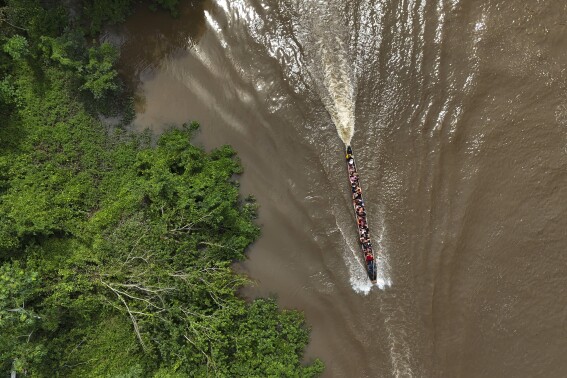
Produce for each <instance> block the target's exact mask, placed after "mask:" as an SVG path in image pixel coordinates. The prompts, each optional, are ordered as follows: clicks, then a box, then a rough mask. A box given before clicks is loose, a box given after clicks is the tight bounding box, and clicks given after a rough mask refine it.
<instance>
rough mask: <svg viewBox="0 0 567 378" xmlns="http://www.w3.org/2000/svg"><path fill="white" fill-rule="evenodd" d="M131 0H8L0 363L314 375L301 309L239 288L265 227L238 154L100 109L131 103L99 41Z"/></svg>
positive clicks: (19, 368) (49, 370)
mask: <svg viewBox="0 0 567 378" xmlns="http://www.w3.org/2000/svg"><path fill="white" fill-rule="evenodd" d="M177 2H178V1H177V0H156V1H153V2H149V3H148V5H150V6H154V7H161V8H164V9H168V10H169V11H171V12H172V13H173V14H175V12H176V9H177V8H176V7H177ZM136 4H137V3H136ZM134 5H135V3H134V2H133V1H129V0H119V1H111V0H103V1H94V0H90V1H85V2H73V1H69V2H61V3H60V2H52V1H34V0H15V1H3V2H2V4H1V5H0V45H1V49H0V67H1V72H0V74H1V76H0V116H1V123H0V143H1V146H2V147H1V149H0V214H1V221H0V335H1V339H2V341H1V342H0V374H4V375H7V374H8V372H10V371H12V372H16V374H17V376H31V377H54V376H55V377H57V376H60V377H187V376H196V377H199V376H219V377H223V376H225V377H259V376H278V377H297V376H301V377H312V376H317V375H319V374H320V373H321V372H322V370H323V364H322V362H321V361H320V360H315V361H312V362H310V363H309V364H304V363H302V358H303V351H304V349H305V347H306V345H307V343H308V341H309V331H308V328H307V326H306V324H305V321H304V317H303V315H302V314H301V313H300V312H298V311H295V310H280V309H278V307H277V304H276V302H275V300H274V299H256V300H254V301H252V302H251V303H247V302H245V301H244V300H243V299H241V298H239V297H238V296H237V294H236V292H237V290H238V289H239V288H240V287H242V286H243V285H246V284H249V280H248V279H247V278H246V277H243V276H241V275H237V274H236V273H234V272H233V271H232V269H231V264H232V263H233V262H234V261H237V260H242V259H243V258H245V250H246V248H247V247H248V246H249V245H250V244H251V243H252V242H253V241H254V240H255V239H256V238H257V237H258V236H259V228H258V226H257V225H256V224H255V223H254V219H255V217H256V211H257V206H256V204H255V202H254V199H253V198H251V197H248V198H246V199H242V198H241V197H240V196H239V188H238V182H237V181H235V180H234V178H233V177H234V175H237V174H239V173H241V171H242V167H241V165H240V163H239V161H238V159H237V158H236V156H235V151H234V150H233V149H232V148H230V147H229V146H222V147H219V148H217V149H215V150H213V151H211V152H210V153H206V152H205V151H203V150H202V149H201V148H198V147H196V146H194V145H193V144H192V143H191V137H192V135H193V134H194V133H195V132H196V131H197V129H198V127H199V126H198V124H197V123H187V124H185V125H183V127H181V128H178V129H172V130H170V131H168V132H166V133H164V134H163V135H161V136H160V137H159V140H158V142H157V144H156V145H154V144H153V143H151V139H152V137H151V135H150V134H148V133H144V134H132V133H129V132H127V131H125V130H124V128H123V127H120V126H119V127H114V128H112V129H110V128H107V127H105V126H104V125H103V124H102V122H101V121H100V118H101V116H113V117H119V118H120V119H122V124H123V125H126V124H128V123H129V122H130V121H131V120H132V119H133V116H134V111H133V105H132V100H131V98H132V96H131V94H130V93H129V91H128V89H127V88H125V86H124V85H123V84H122V83H121V81H120V78H119V76H118V74H117V72H116V69H115V62H116V60H117V58H118V52H117V51H116V49H115V48H114V47H112V46H111V45H109V44H107V43H102V44H98V43H96V42H94V41H95V40H96V36H97V35H98V33H99V32H100V31H101V29H102V27H103V25H105V24H108V23H117V22H121V21H123V20H124V19H125V18H126V16H127V15H128V13H129V12H131V9H132V7H133V6H134Z"/></svg>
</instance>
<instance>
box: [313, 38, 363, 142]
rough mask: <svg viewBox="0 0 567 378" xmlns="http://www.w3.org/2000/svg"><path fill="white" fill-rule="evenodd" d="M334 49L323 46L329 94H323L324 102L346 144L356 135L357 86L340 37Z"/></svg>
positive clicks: (326, 84)
mask: <svg viewBox="0 0 567 378" xmlns="http://www.w3.org/2000/svg"><path fill="white" fill-rule="evenodd" d="M335 42H336V44H335V45H334V47H333V48H332V49H330V48H329V47H328V46H325V45H323V46H321V62H322V67H323V83H324V85H325V89H326V92H327V94H328V97H327V96H322V98H323V103H324V104H325V107H326V108H327V111H328V112H329V114H330V115H331V119H332V120H333V123H334V124H335V127H336V128H337V132H338V134H339V136H340V138H341V139H342V141H343V142H344V144H345V145H347V146H348V145H350V141H351V139H352V136H353V135H354V106H355V105H354V104H355V92H356V90H355V86H354V80H353V79H352V77H351V76H352V73H351V72H350V70H349V67H350V65H349V64H348V62H347V59H346V51H345V50H344V48H343V44H342V42H341V40H340V38H339V37H336V38H335Z"/></svg>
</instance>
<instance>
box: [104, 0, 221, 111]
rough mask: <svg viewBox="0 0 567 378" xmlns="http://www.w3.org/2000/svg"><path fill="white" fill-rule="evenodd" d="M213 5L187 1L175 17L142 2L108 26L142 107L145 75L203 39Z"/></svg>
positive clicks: (127, 79)
mask: <svg viewBox="0 0 567 378" xmlns="http://www.w3.org/2000/svg"><path fill="white" fill-rule="evenodd" d="M209 7H210V2H209V1H201V0H193V1H189V2H184V3H183V4H181V5H180V6H179V15H178V16H177V17H175V18H174V17H172V16H171V14H170V13H169V12H167V11H164V10H157V11H154V10H151V9H150V8H149V6H148V4H140V5H138V6H137V8H136V9H135V10H134V12H133V15H132V16H131V17H129V18H128V19H127V20H126V22H125V23H124V24H122V25H120V26H117V27H113V28H110V29H109V30H107V32H106V33H105V35H104V36H103V38H104V39H106V40H108V41H110V42H111V43H113V44H115V45H116V46H119V48H120V58H119V61H118V72H119V74H120V76H121V77H122V79H123V80H124V81H125V83H126V85H127V86H128V87H129V88H130V89H131V90H132V91H133V92H134V93H135V98H136V107H137V110H138V111H140V110H143V108H144V103H145V99H144V96H143V93H142V91H141V90H140V88H139V87H140V84H141V83H142V82H143V80H144V78H149V77H151V75H153V74H154V71H155V69H156V68H158V67H159V65H160V64H161V63H162V62H163V61H164V60H165V59H168V58H176V57H181V56H183V55H184V54H187V51H188V50H190V49H191V48H193V47H194V46H195V45H196V44H197V43H198V42H199V40H200V38H201V37H202V36H203V34H204V33H205V31H206V30H207V27H206V21H205V10H206V9H207V8H209ZM148 20H151V22H148Z"/></svg>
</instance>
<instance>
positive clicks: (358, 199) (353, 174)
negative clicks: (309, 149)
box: [346, 148, 375, 275]
mask: <svg viewBox="0 0 567 378" xmlns="http://www.w3.org/2000/svg"><path fill="white" fill-rule="evenodd" d="M346 159H347V166H348V175H349V180H350V185H351V189H352V201H353V204H354V210H355V212H356V222H357V224H358V233H359V237H360V244H361V245H362V251H363V252H364V258H365V260H366V265H367V269H368V273H369V275H374V273H375V272H374V252H373V249H372V242H371V241H370V236H369V233H368V222H367V221H366V210H365V209H364V200H363V199H362V189H360V184H359V181H358V172H357V171H356V166H355V164H354V158H353V156H352V151H351V150H350V148H349V149H348V150H347V155H346Z"/></svg>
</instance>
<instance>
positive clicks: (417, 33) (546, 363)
mask: <svg viewBox="0 0 567 378" xmlns="http://www.w3.org/2000/svg"><path fill="white" fill-rule="evenodd" d="M107 38H108V39H109V40H112V41H114V42H115V43H117V44H118V45H120V46H121V50H122V56H121V72H122V74H123V75H124V77H125V78H126V80H127V81H128V82H129V83H130V84H131V85H133V86H134V87H135V88H136V93H137V110H138V114H137V117H136V120H135V123H134V125H133V127H134V128H135V129H138V130H142V129H144V128H151V129H153V130H154V131H156V132H158V133H159V132H161V131H162V130H164V129H165V128H166V127H171V125H174V124H180V123H182V122H186V121H188V120H197V121H199V122H200V123H201V125H202V130H201V132H200V134H199V137H198V142H199V143H202V144H203V145H204V146H205V147H206V148H208V149H210V148H213V147H216V146H219V145H221V144H231V145H232V146H234V148H235V149H236V150H237V151H238V154H239V157H240V158H241V160H242V163H243V165H244V167H245V173H244V174H243V175H242V176H241V178H240V182H241V187H242V192H243V193H251V194H253V195H255V196H256V198H257V199H258V202H259V204H260V206H261V210H260V216H259V223H260V224H261V225H262V236H261V238H260V239H259V240H258V241H257V242H256V243H255V244H254V245H253V246H252V247H251V248H250V251H249V254H248V255H249V258H248V260H247V261H245V262H244V263H242V264H240V266H239V269H240V270H241V271H244V272H246V274H248V275H249V276H250V277H251V278H253V279H254V280H255V282H256V285H255V286H254V287H251V288H248V289H246V290H245V292H244V294H245V295H246V296H248V297H254V296H258V295H271V294H275V295H277V297H278V300H279V303H280V304H281V305H282V306H283V307H288V308H297V309H300V310H302V311H304V312H305V314H306V318H307V321H308V323H309V324H310V325H311V327H312V334H311V343H310V344H309V347H308V349H307V352H306V360H310V359H312V358H315V357H320V358H322V359H323V360H324V361H325V364H326V366H327V369H326V371H325V374H324V376H327V377H389V376H394V377H504V376H506V377H562V376H566V375H567V359H565V354H566V352H567V296H566V292H565V289H566V287H567V286H566V285H567V253H566V252H567V251H566V247H567V219H566V210H567V5H566V3H565V2H563V1H559V0H551V1H535V0H531V1H520V0H511V1H507V2H501V1H488V0H484V1H474V2H473V1H464V0H452V1H443V0H437V1H425V0H413V1H411V0H406V1H376V0H359V1H347V2H344V1H335V0H332V1H329V2H314V1H306V0H295V1H290V0H279V1H278V0H274V1H259V0H231V1H227V0H214V1H206V2H204V3H198V5H192V4H190V3H189V4H186V5H184V6H183V7H182V9H181V12H180V17H179V18H178V19H176V20H172V19H171V18H170V17H169V16H168V15H166V14H163V13H160V12H157V13H154V12H150V11H149V10H147V9H145V8H144V7H142V8H140V9H139V10H138V11H137V12H136V13H135V14H134V15H133V16H132V17H131V18H130V19H129V20H128V21H127V23H126V25H125V26H124V27H123V28H120V29H118V30H115V31H113V32H109V33H108V35H107ZM337 131H340V133H338V132H337ZM349 133H350V134H353V135H354V136H353V138H352V146H353V149H354V152H355V155H356V157H357V162H358V168H359V171H360V174H361V184H362V188H363V190H364V192H365V200H366V202H367V211H368V217H369V224H370V228H371V235H372V237H373V239H374V240H375V242H376V244H378V245H379V248H380V253H381V255H380V261H379V267H380V274H379V278H380V280H379V283H380V286H370V283H369V282H368V280H367V279H366V278H365V275H364V270H363V268H362V266H361V261H360V257H359V256H360V252H359V250H358V245H357V243H356V229H355V226H354V219H353V215H352V208H351V205H350V202H349V200H348V184H347V181H346V172H345V167H344V161H343V151H344V146H343V142H342V141H341V138H340V136H339V134H340V135H342V136H343V138H344V137H345V135H347V136H348V134H349Z"/></svg>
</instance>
